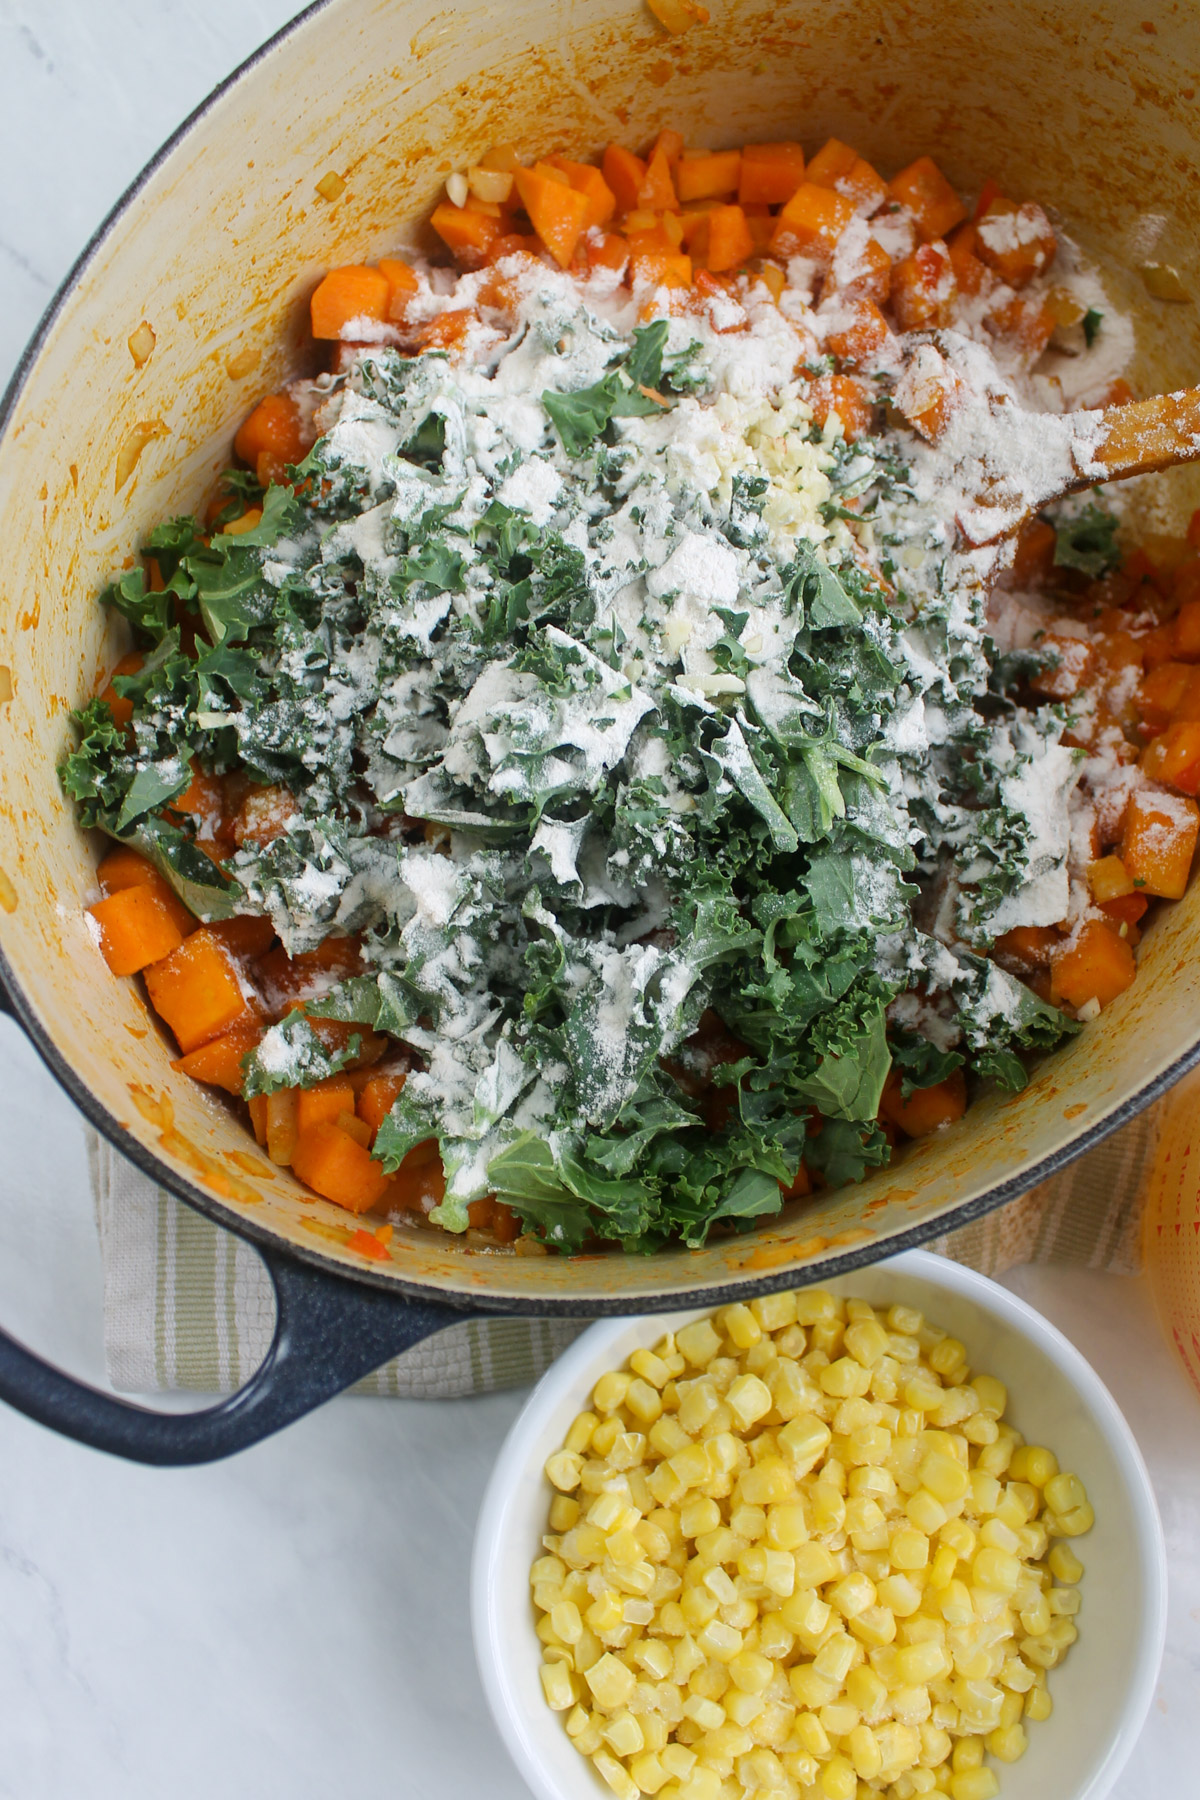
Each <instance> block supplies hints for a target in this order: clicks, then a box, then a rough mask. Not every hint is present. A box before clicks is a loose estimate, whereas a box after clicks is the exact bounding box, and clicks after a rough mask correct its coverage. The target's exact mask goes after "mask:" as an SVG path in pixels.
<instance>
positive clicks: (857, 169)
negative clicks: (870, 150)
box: [808, 138, 888, 212]
mask: <svg viewBox="0 0 1200 1800" xmlns="http://www.w3.org/2000/svg"><path fill="white" fill-rule="evenodd" d="M808 180H809V181H813V182H815V183H816V184H817V186H818V187H828V188H833V189H834V191H835V192H836V193H839V194H841V195H843V196H844V197H845V198H846V199H847V200H850V201H852V202H853V204H854V206H855V207H862V208H863V209H864V210H865V211H869V212H874V210H875V209H876V207H878V206H881V205H882V204H883V202H884V201H885V200H886V199H887V192H888V187H887V182H886V181H885V180H884V179H883V176H882V175H880V174H878V173H877V171H876V170H875V169H873V168H872V167H871V165H870V163H869V162H866V161H865V160H864V159H863V158H862V157H861V156H860V155H859V154H858V151H857V150H854V149H852V148H851V147H850V145H849V144H843V143H842V142H841V140H840V139H839V138H830V139H829V142H828V143H827V144H824V145H823V146H822V148H821V149H820V150H818V151H817V154H816V155H815V156H814V157H813V159H812V161H811V162H810V163H809V165H808Z"/></svg>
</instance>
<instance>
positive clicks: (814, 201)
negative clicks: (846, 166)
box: [771, 181, 854, 268]
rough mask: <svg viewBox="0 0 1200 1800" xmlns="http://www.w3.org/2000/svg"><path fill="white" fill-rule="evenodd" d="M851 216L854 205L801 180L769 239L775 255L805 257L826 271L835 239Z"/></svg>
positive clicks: (835, 242) (826, 190) (836, 239)
mask: <svg viewBox="0 0 1200 1800" xmlns="http://www.w3.org/2000/svg"><path fill="white" fill-rule="evenodd" d="M853 217H854V203H853V202H852V201H850V200H844V199H843V198H842V196H841V194H835V193H834V192H833V191H832V190H831V189H830V188H823V187H818V186H817V185H816V183H815V182H812V181H804V182H801V184H800V186H799V187H798V188H797V189H796V192H795V193H794V194H793V195H792V197H791V199H790V200H789V201H788V203H787V205H786V206H785V207H784V208H783V210H782V212H781V213H780V214H779V217H778V219H777V220H776V223H775V230H774V232H773V233H772V236H771V253H772V255H774V256H807V257H810V258H811V259H812V261H813V262H816V263H819V264H820V265H821V266H822V267H825V268H827V267H828V266H829V264H830V263H831V262H832V261H833V253H834V251H835V250H836V249H837V245H838V239H839V238H840V237H841V235H842V233H843V231H845V229H846V227H847V225H848V224H849V223H850V221H851V219H852V218H853Z"/></svg>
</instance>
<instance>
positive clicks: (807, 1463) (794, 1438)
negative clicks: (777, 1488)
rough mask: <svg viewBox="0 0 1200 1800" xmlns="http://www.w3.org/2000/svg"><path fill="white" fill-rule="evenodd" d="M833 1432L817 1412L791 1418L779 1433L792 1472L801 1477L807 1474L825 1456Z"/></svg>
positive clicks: (781, 1446) (780, 1445)
mask: <svg viewBox="0 0 1200 1800" xmlns="http://www.w3.org/2000/svg"><path fill="white" fill-rule="evenodd" d="M832 1437H833V1433H832V1432H831V1431H830V1429H829V1427H828V1425H827V1424H826V1423H825V1421H824V1420H823V1419H818V1418H817V1416H816V1414H815V1413H801V1414H800V1416H799V1417H798V1418H795V1419H791V1420H789V1421H788V1423H787V1424H786V1425H785V1426H783V1428H782V1429H781V1430H780V1432H779V1433H778V1441H779V1448H780V1450H781V1451H782V1453H783V1454H784V1455H785V1456H786V1457H787V1459H788V1462H789V1464H790V1465H791V1470H792V1474H793V1475H794V1476H796V1478H797V1479H799V1478H800V1477H801V1476H803V1475H807V1474H808V1473H809V1472H810V1471H811V1470H812V1469H814V1468H815V1467H816V1465H817V1464H818V1463H819V1462H820V1460H821V1458H822V1457H823V1456H824V1454H825V1452H826V1450H827V1449H828V1447H829V1443H830V1440H831V1439H832Z"/></svg>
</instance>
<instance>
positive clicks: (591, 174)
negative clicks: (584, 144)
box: [550, 156, 617, 231]
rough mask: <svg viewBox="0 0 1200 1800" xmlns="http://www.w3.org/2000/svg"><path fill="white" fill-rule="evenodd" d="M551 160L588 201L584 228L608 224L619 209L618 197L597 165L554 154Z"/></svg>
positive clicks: (590, 228)
mask: <svg viewBox="0 0 1200 1800" xmlns="http://www.w3.org/2000/svg"><path fill="white" fill-rule="evenodd" d="M550 162H551V164H552V165H553V167H554V168H556V169H561V170H562V172H563V174H564V175H565V176H566V178H567V180H568V181H569V182H570V184H571V186H572V187H573V188H574V189H575V191H576V193H578V194H582V195H583V197H584V199H585V200H586V201H587V211H586V212H585V213H584V215H583V229H584V230H585V231H590V230H592V228H593V227H594V226H599V225H607V224H608V221H609V220H610V219H611V218H612V216H613V214H614V213H615V212H616V210H617V197H616V195H615V194H614V193H613V191H612V189H611V188H610V187H609V185H608V183H607V181H605V179H604V176H603V175H602V174H601V172H600V170H599V169H598V168H597V167H596V165H595V164H594V163H581V162H571V161H570V159H569V158H568V157H565V156H552V157H551V158H550Z"/></svg>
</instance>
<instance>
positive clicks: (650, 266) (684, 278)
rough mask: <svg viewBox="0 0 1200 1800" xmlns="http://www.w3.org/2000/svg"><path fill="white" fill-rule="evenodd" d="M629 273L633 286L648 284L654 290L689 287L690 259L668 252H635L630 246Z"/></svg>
mask: <svg viewBox="0 0 1200 1800" xmlns="http://www.w3.org/2000/svg"><path fill="white" fill-rule="evenodd" d="M629 273H630V279H631V281H632V283H633V285H634V286H638V285H639V284H641V283H650V284H652V285H653V286H654V287H656V288H686V287H691V285H692V259H691V257H690V256H676V255H674V254H672V252H671V251H669V250H637V249H634V248H633V247H632V245H631V246H630V257H629Z"/></svg>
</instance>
